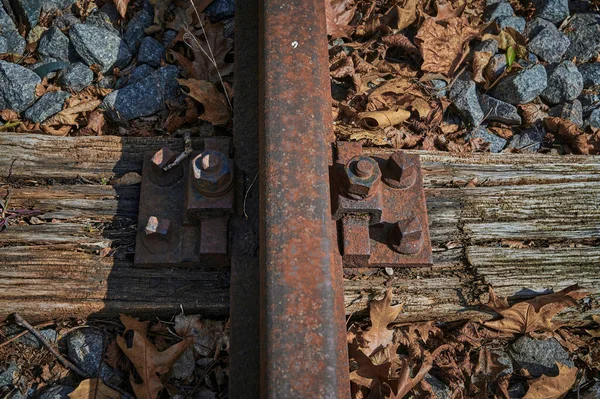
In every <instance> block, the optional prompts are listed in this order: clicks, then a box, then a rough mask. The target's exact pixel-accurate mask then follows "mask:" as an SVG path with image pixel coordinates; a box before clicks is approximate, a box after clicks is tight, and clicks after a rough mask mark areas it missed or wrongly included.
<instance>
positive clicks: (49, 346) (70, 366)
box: [14, 313, 90, 378]
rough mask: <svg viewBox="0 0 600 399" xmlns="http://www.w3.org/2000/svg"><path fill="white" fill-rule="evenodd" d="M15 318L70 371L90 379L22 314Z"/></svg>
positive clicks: (16, 315) (16, 314) (15, 315)
mask: <svg viewBox="0 0 600 399" xmlns="http://www.w3.org/2000/svg"><path fill="white" fill-rule="evenodd" d="M14 317H15V321H16V322H17V323H18V324H19V325H21V326H22V327H24V328H26V329H27V330H28V331H29V332H30V333H31V334H32V335H33V336H34V337H36V338H37V339H38V341H40V343H41V344H42V345H44V346H45V347H46V349H48V350H49V351H50V353H52V354H53V355H54V356H56V359H57V360H58V361H59V362H60V363H61V364H62V365H63V366H65V367H66V368H68V369H69V370H72V371H73V372H75V373H76V374H79V375H80V376H81V377H83V378H90V376H89V375H88V374H87V373H86V372H85V371H83V370H81V369H80V368H79V367H77V366H75V365H74V364H73V363H71V362H70V361H68V360H67V359H65V357H64V356H63V355H61V354H60V353H59V352H58V351H57V350H56V349H54V348H53V347H52V344H51V343H50V342H48V340H47V339H46V337H44V336H43V335H42V334H40V332H39V331H38V330H36V328H35V327H34V326H32V325H31V324H29V323H28V322H27V320H25V319H24V318H23V317H21V315H20V314H18V313H15V314H14Z"/></svg>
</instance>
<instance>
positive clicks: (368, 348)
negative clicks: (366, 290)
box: [359, 288, 402, 356]
mask: <svg viewBox="0 0 600 399" xmlns="http://www.w3.org/2000/svg"><path fill="white" fill-rule="evenodd" d="M393 296H394V295H393V294H392V289H391V288H388V289H387V291H386V292H385V295H384V297H383V299H382V300H380V301H378V300H372V301H371V303H370V304H369V315H370V318H371V329H369V330H368V331H365V332H362V333H361V334H360V338H359V343H360V346H361V347H362V348H363V349H364V351H365V353H366V354H367V356H371V355H372V354H373V353H374V352H375V351H377V350H378V349H380V348H382V347H386V346H387V345H389V344H391V343H392V338H393V337H394V331H393V330H390V329H389V328H388V327H387V326H388V324H390V323H391V322H393V321H394V320H396V317H398V315H399V314H400V312H401V311H402V304H397V305H392V298H393Z"/></svg>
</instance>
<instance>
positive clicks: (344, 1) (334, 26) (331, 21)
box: [325, 0, 356, 38]
mask: <svg viewBox="0 0 600 399" xmlns="http://www.w3.org/2000/svg"><path fill="white" fill-rule="evenodd" d="M352 3H353V1H352V0H326V1H325V17H326V20H327V34H328V35H329V36H331V37H333V38H337V37H346V36H347V35H348V31H349V30H350V27H349V26H348V24H349V23H350V21H352V18H353V17H354V13H355V11H356V5H352Z"/></svg>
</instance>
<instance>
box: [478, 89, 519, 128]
mask: <svg viewBox="0 0 600 399" xmlns="http://www.w3.org/2000/svg"><path fill="white" fill-rule="evenodd" d="M479 104H480V105H481V110H482V111H483V114H484V115H485V120H487V121H496V122H502V123H505V124H507V125H520V124H521V117H520V116H519V112H518V111H517V107H515V106H514V105H512V104H509V103H506V102H504V101H500V100H498V99H496V98H494V97H490V96H488V95H485V94H482V95H481V96H480V97H479Z"/></svg>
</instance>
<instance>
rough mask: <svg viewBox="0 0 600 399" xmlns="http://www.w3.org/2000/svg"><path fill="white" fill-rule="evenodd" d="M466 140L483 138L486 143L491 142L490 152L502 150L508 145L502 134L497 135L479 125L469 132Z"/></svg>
mask: <svg viewBox="0 0 600 399" xmlns="http://www.w3.org/2000/svg"><path fill="white" fill-rule="evenodd" d="M465 139H466V141H471V140H472V139H481V140H483V142H484V143H488V144H489V148H490V152H494V153H497V152H500V151H502V150H503V149H504V147H506V140H505V139H503V138H502V137H500V136H496V135H495V134H492V133H490V132H488V130H487V129H486V128H485V127H484V126H479V127H478V128H477V129H475V130H473V131H472V132H470V133H468V134H467V136H466V137H465Z"/></svg>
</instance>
